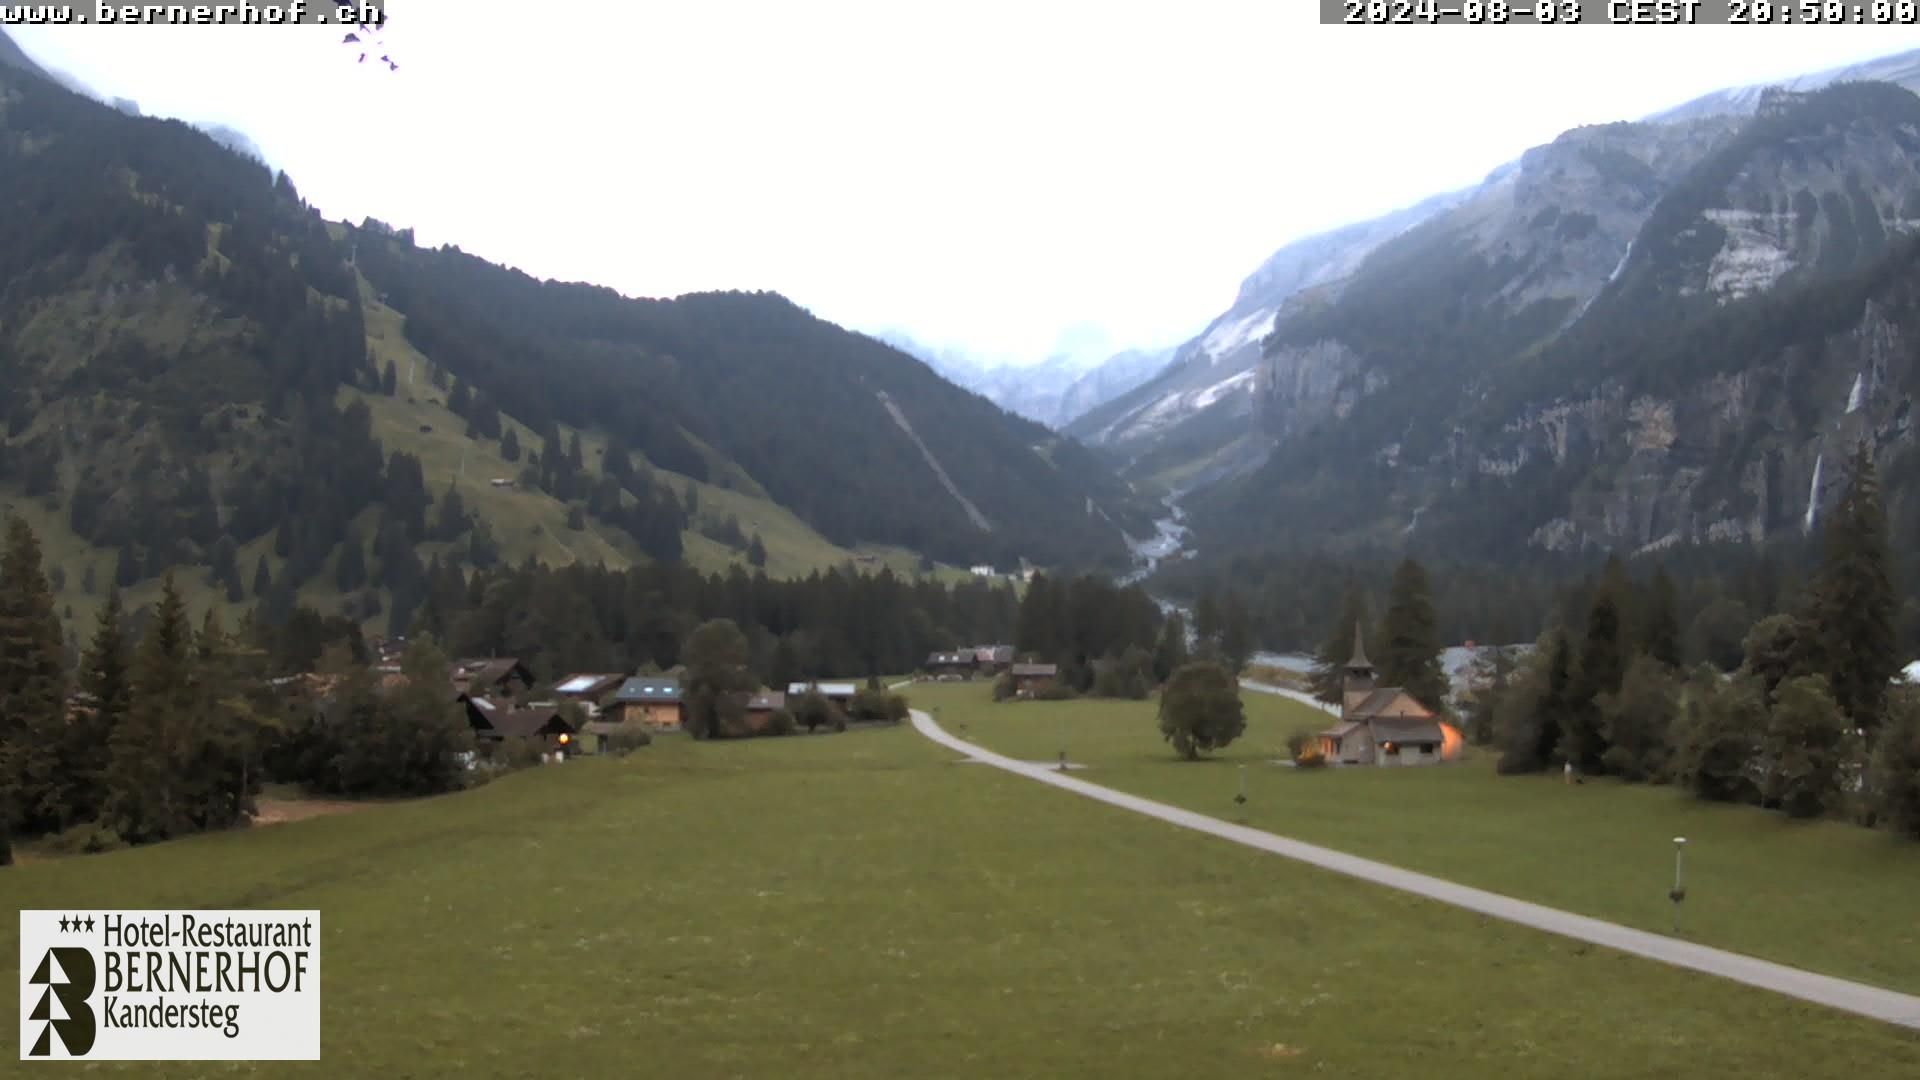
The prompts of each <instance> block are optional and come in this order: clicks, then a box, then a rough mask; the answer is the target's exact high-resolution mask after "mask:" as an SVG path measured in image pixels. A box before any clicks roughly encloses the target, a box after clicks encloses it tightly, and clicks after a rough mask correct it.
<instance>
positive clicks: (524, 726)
mask: <svg viewBox="0 0 1920 1080" xmlns="http://www.w3.org/2000/svg"><path fill="white" fill-rule="evenodd" d="M483 718H484V719H485V721H486V725H487V726H486V727H484V728H475V729H474V732H473V735H474V738H475V739H477V740H479V741H481V742H482V743H493V744H495V745H499V744H500V743H502V742H504V741H506V740H508V739H528V740H532V741H534V742H536V743H537V744H538V745H539V747H540V749H541V750H543V751H556V750H557V751H559V752H561V753H572V752H573V740H574V737H575V736H576V735H578V734H579V731H578V730H577V729H576V728H575V727H574V726H573V725H572V724H571V723H568V722H567V717H566V714H564V713H562V712H561V711H560V710H559V709H558V708H556V707H554V706H551V705H546V706H537V707H534V708H526V709H508V708H505V707H502V706H493V707H491V708H488V709H485V710H483Z"/></svg>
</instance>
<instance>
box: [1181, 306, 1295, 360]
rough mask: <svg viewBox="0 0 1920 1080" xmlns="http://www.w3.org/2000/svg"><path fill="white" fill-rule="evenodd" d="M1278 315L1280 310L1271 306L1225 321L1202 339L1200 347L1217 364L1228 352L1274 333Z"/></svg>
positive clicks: (1254, 342)
mask: <svg viewBox="0 0 1920 1080" xmlns="http://www.w3.org/2000/svg"><path fill="white" fill-rule="evenodd" d="M1278 315H1279V312H1278V311H1275V310H1273V309H1271V308H1269V309H1265V310H1261V311H1255V312H1253V313H1252V314H1250V315H1246V316H1244V317H1242V318H1239V319H1235V320H1234V321H1232V322H1230V323H1223V324H1221V325H1219V326H1216V327H1214V329H1213V330H1212V331H1211V332H1209V333H1208V334H1207V336H1206V337H1205V338H1203V339H1201V343H1200V347H1201V349H1203V350H1205V352H1206V354H1207V358H1208V360H1209V362H1211V363H1215V364H1217V363H1219V362H1220V358H1221V357H1222V356H1225V355H1226V354H1227V353H1230V352H1232V351H1233V350H1235V349H1237V348H1239V347H1240V346H1242V345H1246V344H1250V343H1251V344H1257V343H1258V342H1259V341H1260V339H1262V338H1264V337H1266V336H1267V335H1268V334H1271V333H1273V320H1274V318H1275V317H1276V316H1278Z"/></svg>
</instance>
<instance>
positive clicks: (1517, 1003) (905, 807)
mask: <svg viewBox="0 0 1920 1080" xmlns="http://www.w3.org/2000/svg"><path fill="white" fill-rule="evenodd" d="M915 689H916V693H917V692H918V691H919V690H920V689H922V688H915ZM940 693H942V694H945V693H951V694H952V695H953V698H952V700H954V701H959V700H961V699H962V696H963V695H964V694H966V693H977V694H983V693H984V688H981V687H965V688H957V689H956V690H954V691H945V690H943V691H941V692H940ZM929 696H935V695H932V694H930V695H929ZM916 704H921V705H922V707H925V705H924V704H923V703H921V702H918V701H916ZM981 708H982V711H984V710H985V709H986V708H988V706H985V705H984V704H983V705H982V707H981ZM1025 708H1026V707H1024V706H1022V707H1014V708H1012V709H1010V710H1009V712H1008V715H1009V716H1010V717H1011V716H1015V715H1019V713H1020V711H1021V710H1023V709H1025ZM1134 708H1136V709H1137V708H1139V706H1134ZM949 711H951V710H949ZM1027 718H1028V719H1029V720H1036V721H1041V722H1044V720H1043V719H1042V717H1041V716H1040V714H1038V713H1029V714H1027ZM947 720H948V722H951V721H952V717H951V716H949V717H947ZM1129 722H1131V720H1130V721H1129ZM985 723H987V721H985V720H983V721H981V722H980V723H979V724H976V725H975V726H976V727H978V726H981V724H985ZM1089 749H1090V750H1091V749H1092V748H1091V747H1089ZM1032 756H1034V757H1036V758H1045V757H1050V756H1051V753H1050V752H1045V753H1034V754H1033V755H1032ZM957 759H958V755H956V754H955V753H954V752H953V751H951V750H948V749H945V748H942V747H939V746H936V745H934V744H932V743H929V742H927V741H925V740H924V739H922V738H921V737H920V736H919V735H918V734H916V733H915V732H913V731H912V730H909V729H907V728H905V727H900V728H889V729H881V730H870V731H860V732H849V733H847V734H845V735H839V736H832V737H819V738H808V739H766V740H755V741H748V742H738V743H710V744H708V743H696V742H692V741H690V740H685V739H663V740H660V741H658V742H656V743H655V744H654V745H653V746H651V747H648V748H646V749H644V750H641V751H639V752H637V753H635V754H633V755H631V756H629V757H627V758H624V759H619V760H612V759H589V760H582V761H577V762H572V763H569V764H567V765H565V766H561V767H548V768H537V769H533V770H529V771H527V772H524V773H521V774H518V775H515V776H511V777H508V778H505V779H503V780H500V781H497V782H495V783H493V784H489V785H487V786H485V787H483V788H480V789H478V790H476V791H473V792H470V793H466V794H461V795H455V796H449V797H446V798H440V799H431V800H422V801H417V802H406V803H396V804H391V805H385V806H378V807H372V808H369V809H367V810H366V811H364V812H361V813H354V814H341V815H332V816H321V817H315V818H311V819H308V820H304V821H295V822H289V823H286V824H283V825H278V826H275V827H273V828H270V829H252V830H243V831H238V832H233V833H226V834H220V835H210V836H202V837H196V838H192V839H187V840H183V841H179V842H175V843H170V844H163V845H158V846H155V847H151V848H144V849H136V850H131V851H121V852H115V853H111V854H106V855H99V856H90V857H85V858H73V859H63V860H55V861H48V862H43V863H36V864H33V865H28V866H22V867H15V868H13V869H10V870H6V871H0V896H4V898H5V900H6V901H7V902H9V903H11V904H13V905H15V906H17V907H24V908H54V907H76V908H93V907H196V908H221V907H288V908H318V909H320V910H321V912H322V917H323V926H324V936H323V954H322V958H323V961H324V969H323V970H324V972H325V975H324V983H323V996H322V1003H323V1004H322V1009H323V1026H322V1046H323V1051H322V1053H323V1060H322V1061H320V1062H318V1063H313V1064H311V1065H309V1066H306V1067H289V1066H285V1065H270V1064H261V1065H256V1066H249V1065H245V1064H237V1065H235V1066H233V1067H232V1069H231V1070H229V1069H227V1068H226V1067H224V1066H223V1068H222V1070H221V1071H222V1074H223V1075H225V1074H228V1073H229V1072H231V1073H232V1074H237V1075H272V1076H279V1075H287V1074H302V1075H312V1076H316V1077H318V1076H360V1075H406V1076H415V1077H418V1076H432V1075H460V1076H499V1077H509V1076H511V1077H518V1076H527V1075H578V1076H599V1075H633V1074H644V1075H657V1076H676V1077H678V1076H686V1077H698V1076H762V1075H780V1076H797V1077H807V1076H821V1077H828V1076H831V1077H889V1078H891V1077H898V1076H904V1075H925V1076H993V1077H1009V1076H1045V1077H1062V1076H1084V1075H1100V1076H1172V1075H1194V1076H1223V1075H1241V1074H1251V1075H1262V1074H1266V1073H1287V1072H1296V1071H1300V1072H1305V1071H1320V1072H1325V1073H1328V1074H1330V1075H1339V1076H1347V1077H1405V1076H1419V1077H1423V1078H1424V1077H1451V1076H1460V1077H1468V1076H1472V1077H1481V1076H1486V1075H1488V1074H1490V1073H1498V1074H1500V1075H1502V1076H1504V1077H1535V1076H1538V1077H1555V1078H1563V1077H1567V1076H1583V1077H1590V1076H1629V1075H1632V1076H1643V1075H1712V1076H1721V1075H1746V1076H1781V1077H1789V1076H1790V1077H1797V1078H1798V1077H1819V1076H1835V1077H1838V1076H1849V1077H1851V1076H1864V1075H1892V1074H1894V1073H1896V1072H1897V1071H1899V1070H1900V1069H1902V1068H1905V1067H1908V1066H1909V1065H1910V1064H1911V1062H1912V1061H1913V1060H1914V1059H1915V1057H1916V1055H1920V1036H1916V1035H1915V1034H1914V1033H1912V1032H1907V1031H1903V1030H1901V1029H1898V1028H1893V1027H1890V1026H1887V1025H1882V1024H1877V1023H1873V1022H1870V1021H1866V1020H1860V1019H1856V1018H1853V1017H1849V1016H1845V1015H1842V1014H1840V1013H1836V1012H1832V1011H1830V1010H1826V1009H1821V1008H1818V1007H1814V1006H1810V1005H1804V1004H1801V1003H1798V1002H1794V1001H1792V1000H1789V999H1785V998H1781V997H1777V996H1775V995H1772V994H1768V993H1764V992H1762V991H1758V990H1752V989H1749V988H1746V987H1742V986H1739V985H1736V984H1732V983H1727V982H1723V981H1720V980H1715V979H1709V978H1704V977H1701V976H1698V975H1692V974H1688V973H1685V972H1681V971H1676V970H1673V969H1669V968H1666V967H1663V966H1661V965H1658V964H1654V963H1650V962H1647V961H1643V960H1639V959H1635V958H1633V957H1629V956H1624V955H1621V954H1618V953H1614V952H1611V951H1608V950H1605V949H1597V948H1591V947H1587V946H1583V945H1579V944H1577V943H1574V942H1570V941H1566V940H1564V939H1560V938H1556V937H1552V936H1549V935H1546V934H1542V933H1538V932H1535V931H1531V930H1525V929H1522V928H1518V927H1514V926H1510V925H1505V924H1502V923H1498V922H1494V921H1490V920H1487V919H1484V918H1481V917H1478V916H1474V915H1471V914H1469V913H1466V912H1462V911H1458V910H1455V909H1452V908H1448V907H1444V906H1442V905H1439V904H1435V903H1432V902H1429V901H1425V900H1420V899H1418V898H1414V897H1410V896H1406V895H1403V894H1399V893H1395V892H1392V891H1389V890H1385V889H1380V888H1376V887H1372V886H1368V885H1365V884H1362V883H1360V882H1356V881H1352V880H1349V879H1346V878H1343V877H1340V876H1338V875H1334V874H1330V873H1326V872H1324V871H1319V870H1315V869H1313V868H1310V867H1306V866H1302V865H1299V864H1295V863H1291V862H1288V861H1285V860H1280V859H1274V858H1272V857H1270V856H1267V855H1264V854H1261V853H1258V852H1254V851H1249V850H1245V849H1242V848H1239V847H1236V846H1234V845H1230V844H1225V843H1221V842H1219V841H1217V840H1214V839H1210V838H1207V837H1202V836H1196V835H1194V834H1192V833H1189V832H1185V831H1182V830H1177V829H1174V828H1171V827H1168V826H1166V825H1164V824H1160V823H1157V822H1152V821H1148V820H1145V819H1141V818H1138V817H1135V816H1132V815H1127V814H1121V813H1117V812H1116V811H1114V810H1113V809H1111V808H1108V807H1104V806H1099V805H1095V804H1093V803H1091V802H1088V801H1087V800H1084V799H1079V798H1074V797H1070V796H1068V795H1065V794H1063V793H1061V792H1057V791H1051V790H1048V789H1046V788H1044V787H1042V786H1040V785H1037V784H1034V783H1032V782H1031V781H1028V780H1025V779H1022V778H1019V777H1016V776H1011V775H1007V774H1005V773H1002V772H1000V771H998V770H993V769H986V768H980V767H963V766H959V765H957V764H956V763H955V762H956V761H957ZM1096 760H1097V759H1096ZM1095 767H1096V768H1104V766H1101V765H1098V764H1096V766H1095ZM1189 771H1195V772H1200V771H1206V772H1211V773H1213V774H1215V775H1217V776H1221V777H1224V776H1227V775H1228V774H1229V773H1230V772H1231V770H1230V769H1227V770H1221V769H1214V768H1207V767H1202V768H1200V769H1195V770H1189ZM1325 778H1326V779H1332V780H1340V779H1343V778H1342V777H1339V776H1332V775H1329V776H1328V777H1325ZM1315 779H1316V780H1318V779H1322V778H1320V777H1316V778H1315ZM16 933H17V926H15V925H13V924H12V922H11V921H10V920H9V921H8V922H7V923H4V924H0V939H7V938H11V936H12V935H14V934H16ZM16 951H17V942H15V941H12V940H0V955H12V954H13V953H15V952H16ZM3 1054H4V1051H0V1056H3ZM108 1071H109V1072H124V1073H125V1074H128V1075H159V1076H189V1075H199V1074H202V1073H204V1072H205V1071H206V1069H205V1067H204V1066H201V1065H195V1064H191V1063H184V1064H180V1065H138V1064H131V1065H127V1066H124V1067H121V1068H120V1069H110V1070H108Z"/></svg>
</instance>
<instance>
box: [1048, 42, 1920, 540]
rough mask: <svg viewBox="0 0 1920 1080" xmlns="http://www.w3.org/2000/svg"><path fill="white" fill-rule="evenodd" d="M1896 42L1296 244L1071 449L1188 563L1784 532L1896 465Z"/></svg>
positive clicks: (1899, 159)
mask: <svg viewBox="0 0 1920 1080" xmlns="http://www.w3.org/2000/svg"><path fill="white" fill-rule="evenodd" d="M1915 87H1920V52H1917V53H1908V54H1902V55H1900V56H1894V57H1888V58H1884V59H1881V60H1877V61H1873V62H1871V63H1868V64H1862V65H1856V66H1853V67H1850V68H1844V69H1839V70H1835V71H1828V72H1821V73H1817V74H1813V75H1808V76H1805V77H1801V78H1798V79H1795V80H1791V82H1790V84H1789V85H1787V86H1781V87H1760V88H1742V89H1736V90H1728V91H1723V92H1719V93H1715V94H1710V95H1707V96H1706V97H1703V98H1701V99H1699V100H1697V101H1694V102H1690V103H1688V104H1686V105H1683V106H1681V107H1679V108H1676V109H1673V110H1669V111H1667V112H1664V113H1662V114H1660V115H1658V116H1656V117H1653V118H1650V119H1647V120H1642V121H1635V122H1622V123H1616V124H1604V125H1596V126H1591V127H1583V128H1578V129H1574V130H1572V131H1569V132H1567V133H1565V134H1564V135H1562V136H1561V137H1560V138H1558V139H1556V140H1554V141H1553V142H1552V143H1550V144H1547V145H1544V146H1540V147H1536V148H1534V149H1533V150H1530V151H1528V152H1527V153H1526V154H1524V155H1523V156H1522V157H1521V158H1520V159H1518V160H1516V161H1513V162H1510V163H1508V164H1506V165H1503V166H1501V167H1499V168H1497V169H1495V170H1494V171H1493V172H1492V173H1491V174H1490V175H1489V176H1488V177H1487V179H1486V180H1485V181H1484V182H1483V183H1481V184H1479V185H1477V186H1475V187H1473V188H1470V189H1467V190H1464V191H1456V192H1450V193H1445V194H1441V195H1437V196H1434V197H1431V198H1429V199H1426V200H1425V201H1423V202H1420V203H1418V204H1417V205H1414V206H1411V207H1409V208H1407V209H1405V210H1402V211H1399V212H1397V213H1394V214H1390V215H1387V216H1384V217H1382V218H1380V219H1377V220H1374V221H1368V222H1363V223H1359V224H1356V225H1352V226H1349V227H1346V228H1343V229H1339V230H1335V231H1333V232H1330V233H1327V234H1324V235H1320V236H1314V237H1310V238H1307V239H1304V240H1301V241H1299V242H1297V243H1294V244H1290V245H1288V246H1287V247H1285V248H1283V249H1282V250H1280V251H1279V252H1277V253H1276V254H1275V255H1274V256H1273V257H1272V258H1271V259H1269V260H1268V261H1267V263H1266V264H1264V265H1263V266H1262V267H1261V268H1260V269H1259V270H1258V271H1256V273H1255V274H1253V275H1252V276H1251V277H1249V278H1248V279H1247V281H1246V283H1245V284H1244V285H1243V287H1242V289H1241V292H1240V295H1239V298H1238V299H1237V300H1236V302H1235V304H1234V305H1233V307H1232V308H1231V309H1229V310H1228V311H1227V312H1225V313H1223V314H1222V315H1221V316H1220V317H1219V318H1218V319H1216V320H1215V321H1214V322H1213V324H1212V325H1211V326H1210V327H1209V328H1208V330H1207V331H1206V332H1205V333H1204V334H1202V335H1201V336H1200V337H1199V338H1197V339H1195V340H1194V341H1192V342H1189V343H1188V344H1186V345H1184V346H1182V347H1181V348H1180V349H1179V350H1178V351H1177V352H1176V355H1175V358H1174V361H1173V362H1172V364H1171V365H1170V366H1169V367H1168V368H1167V369H1165V370H1164V371H1163V372H1161V373H1160V374H1159V375H1158V376H1157V377H1155V378H1154V379H1152V380H1150V381H1148V382H1147V383H1145V384H1143V385H1141V386H1140V387H1137V388H1136V389H1134V390H1133V391H1131V392H1129V393H1127V394H1123V395H1120V396H1119V397H1117V398H1115V399H1113V400H1111V401H1109V402H1107V403H1105V404H1104V405H1102V406H1100V407H1097V408H1094V409H1092V410H1090V411H1089V412H1087V413H1085V414H1083V415H1082V416H1080V417H1078V418H1077V419H1075V420H1074V421H1072V422H1071V423H1069V424H1068V425H1067V426H1066V429H1065V430H1066V432H1067V433H1068V434H1070V435H1073V436H1075V437H1077V438H1079V439H1081V440H1083V441H1085V442H1086V443H1087V444H1088V445H1090V446H1093V447H1094V448H1095V449H1096V450H1098V451H1099V452H1101V453H1103V454H1104V455H1106V456H1107V457H1108V459H1109V460H1110V461H1112V462H1113V463H1114V464H1115V465H1116V467H1118V468H1120V470H1121V472H1122V475H1123V476H1124V477H1126V478H1127V479H1128V480H1129V481H1130V482H1132V483H1134V484H1135V485H1136V486H1137V487H1138V488H1140V489H1141V490H1142V491H1145V492H1176V493H1180V494H1183V495H1185V496H1186V500H1187V506H1188V508H1189V510H1190V511H1191V517H1190V522H1191V524H1192V527H1193V529H1194V531H1195V534H1196V535H1197V536H1198V537H1199V539H1200V543H1201V546H1202V547H1203V548H1206V549H1209V550H1212V551H1214V552H1216V553H1220V554H1228V553H1232V552H1236V551H1254V550H1260V549H1272V548H1274V547H1276V546H1278V547H1304V548H1308V549H1317V550H1328V551H1340V550H1349V551H1350V550H1355V548H1356V546H1364V547H1370V548H1371V547H1379V548H1385V549H1398V548H1405V547H1408V546H1413V547H1416V548H1417V547H1421V546H1427V547H1433V548H1443V549H1445V550H1447V551H1449V552H1453V553H1456V554H1457V553H1461V552H1471V553H1473V554H1474V555H1475V556H1476V557H1496V558H1511V557H1514V556H1516V555H1521V554H1524V553H1526V552H1559V553H1579V552H1595V551H1625V552H1634V551H1658V550H1663V549H1666V548H1670V547H1671V546H1673V545H1676V544H1687V545H1696V544H1713V543H1723V542H1732V543H1741V544H1753V543H1756V542H1762V541H1766V540H1769V539H1773V538H1780V537H1792V536H1799V535H1804V534H1805V533H1806V532H1807V530H1808V528H1809V523H1810V522H1815V523H1817V521H1818V520H1819V516H1820V514H1821V512H1822V509H1823V507H1825V506H1826V505H1827V504H1828V503H1830V501H1831V500H1832V499H1834V498H1836V497H1837V493H1838V482H1837V477H1838V475H1839V472H1840V470H1839V468H1838V467H1837V463H1838V462H1839V461H1840V460H1841V459H1843V458H1844V457H1845V456H1847V454H1848V453H1849V451H1850V450H1851V449H1852V448H1853V447H1854V446H1855V445H1857V444H1859V443H1861V442H1862V441H1864V442H1865V444H1866V445H1867V446H1868V447H1869V448H1870V449H1871V451H1872V452H1873V454H1874V456H1875V458H1876V460H1877V461H1878V462H1879V463H1880V465H1881V467H1882V469H1883V470H1885V475H1886V476H1887V484H1888V489H1889V491H1890V492H1891V493H1892V494H1893V499H1892V512H1893V514H1894V520H1895V523H1896V527H1897V528H1899V529H1900V530H1902V534H1903V535H1905V536H1908V537H1920V502H1916V501H1915V499H1914V497H1913V496H1911V495H1909V494H1908V493H1907V491H1906V490H1905V488H1904V487H1901V486H1898V485H1897V484H1896V481H1898V480H1905V479H1906V478H1907V477H1908V473H1910V472H1912V471H1914V470H1915V469H1916V468H1920V455H1914V454H1912V453H1911V448H1912V442H1913V437H1912V434H1911V422H1910V417H1909V411H1910V408H1911V395H1912V392H1913V391H1914V389H1915V385H1914V374H1915V373H1914V372H1913V371H1912V370H1911V369H1912V367H1913V360H1912V357H1914V356H1915V355H1916V347H1917V346H1920V311H1916V309H1915V304H1914V300H1913V295H1912V294H1913V293H1914V291H1915V287H1916V285H1920V279H1917V277H1916V274H1915V268H1916V256H1915V246H1916V241H1915V237H1916V235H1920V97H1916V96H1915V94H1914V92H1913V90H1914V88H1915Z"/></svg>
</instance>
